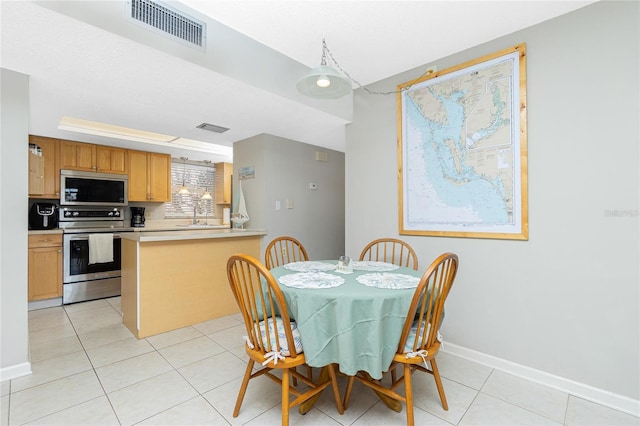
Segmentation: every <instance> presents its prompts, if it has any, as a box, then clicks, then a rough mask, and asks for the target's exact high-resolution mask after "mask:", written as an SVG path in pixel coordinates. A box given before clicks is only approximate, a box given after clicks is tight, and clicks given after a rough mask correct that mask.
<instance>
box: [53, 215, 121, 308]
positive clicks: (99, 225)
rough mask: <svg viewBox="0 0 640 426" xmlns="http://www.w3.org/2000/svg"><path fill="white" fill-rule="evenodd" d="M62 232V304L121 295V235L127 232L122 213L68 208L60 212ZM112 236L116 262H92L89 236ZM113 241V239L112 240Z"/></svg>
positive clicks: (114, 260)
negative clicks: (105, 234) (106, 234)
mask: <svg viewBox="0 0 640 426" xmlns="http://www.w3.org/2000/svg"><path fill="white" fill-rule="evenodd" d="M59 215H60V219H59V223H60V227H61V228H63V237H62V249H63V262H64V265H63V279H62V281H63V286H62V289H63V291H62V293H63V295H62V303H63V304H69V303H76V302H83V301H87V300H93V299H101V298H105V297H113V296H119V295H120V276H121V273H120V266H121V260H120V254H121V244H120V232H122V231H123V230H124V217H123V212H122V209H120V208H116V207H111V208H92V209H87V208H85V209H82V208H75V207H65V208H62V209H60V213H59ZM102 233H110V234H112V237H113V238H112V240H113V248H112V249H113V260H112V261H107V262H99V263H90V262H89V239H90V238H89V236H90V235H91V234H102ZM109 240H111V239H109Z"/></svg>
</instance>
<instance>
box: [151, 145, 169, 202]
mask: <svg viewBox="0 0 640 426" xmlns="http://www.w3.org/2000/svg"><path fill="white" fill-rule="evenodd" d="M149 201H155V202H163V203H164V202H167V201H171V155H168V154H156V153H149Z"/></svg>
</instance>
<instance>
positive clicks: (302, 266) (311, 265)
mask: <svg viewBox="0 0 640 426" xmlns="http://www.w3.org/2000/svg"><path fill="white" fill-rule="evenodd" d="M283 267H284V268H286V269H288V270H290V271H296V272H313V271H333V270H334V269H336V265H334V264H333V263H325V262H316V261H313V260H312V261H307V262H292V263H287V264H286V265H283Z"/></svg>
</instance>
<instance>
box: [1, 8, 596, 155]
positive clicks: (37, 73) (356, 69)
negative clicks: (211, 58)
mask: <svg viewBox="0 0 640 426" xmlns="http://www.w3.org/2000/svg"><path fill="white" fill-rule="evenodd" d="M118 2H120V3H124V0H123V1H116V0H112V1H111V4H114V3H118ZM65 3H68V5H69V7H70V8H80V7H83V8H88V9H90V8H92V7H93V6H92V5H91V4H92V3H93V2H82V3H80V2H58V5H60V4H62V5H64V4H65ZM167 3H168V4H170V5H171V6H173V7H174V8H182V9H184V10H185V11H189V8H191V9H192V11H196V13H202V14H203V15H207V16H209V17H210V19H212V20H215V21H218V22H220V23H222V24H224V25H226V26H228V27H230V28H232V29H234V30H235V31H237V32H238V33H241V34H244V35H246V36H248V37H250V38H252V39H254V40H257V41H258V42H260V43H262V44H263V45H265V46H268V47H269V48H271V49H273V50H275V51H276V52H280V53H281V54H282V55H284V56H282V55H281V56H282V57H283V58H284V57H285V56H286V57H289V58H290V59H293V60H295V61H296V62H297V63H300V64H304V65H305V66H307V67H308V68H313V67H315V66H317V65H319V62H320V56H321V53H322V49H321V47H322V44H321V42H322V38H323V37H325V38H326V42H327V45H328V47H329V49H330V50H331V52H332V53H333V56H334V58H335V59H336V60H337V62H338V64H339V65H340V66H341V67H342V68H343V69H344V70H346V71H347V72H348V73H349V75H350V76H351V77H352V78H353V79H355V80H356V81H358V82H359V83H361V84H363V85H367V84H371V83H374V82H377V81H380V80H383V79H385V78H387V77H390V76H393V75H395V74H398V73H401V72H403V71H406V70H409V69H412V68H416V67H419V66H422V65H424V64H435V65H437V60H438V59H439V58H443V57H446V56H448V55H451V54H453V53H456V52H459V51H462V50H464V49H467V48H470V47H473V46H476V45H478V44H481V43H484V42H486V41H489V40H493V39H495V38H498V37H500V36H503V35H506V34H509V33H512V32H514V31H517V30H520V29H522V28H526V27H529V26H531V25H535V24H537V23H540V22H543V21H545V20H548V19H551V18H554V17H556V16H559V15H562V14H564V13H568V12H570V11H572V10H575V9H578V8H580V7H584V6H586V5H588V4H590V3H593V1H465V2H462V1H311V0H308V1H272V0H260V1H247V0H215V1H195V0H184V1H182V2H180V3H178V2H167ZM181 3H182V4H181ZM80 4H82V6H79V5H80ZM185 5H186V6H187V8H184V6H185ZM1 6H2V8H1V9H0V16H1V19H2V29H1V31H2V34H1V35H2V39H1V42H2V46H1V47H2V50H1V62H0V65H1V66H2V67H3V68H8V69H11V70H14V71H18V72H22V73H25V74H28V75H30V76H31V77H30V94H31V95H30V111H31V115H30V132H31V133H33V134H39V135H45V136H53V137H61V138H66V139H73V140H84V141H89V142H96V143H105V144H111V145H115V146H127V147H130V148H134V149H144V150H150V151H164V152H170V153H171V154H172V155H173V156H174V157H180V156H187V157H189V158H191V159H200V160H202V159H208V160H212V161H214V162H217V161H229V160H230V159H229V158H225V157H219V156H215V155H212V154H205V153H202V152H193V151H186V150H183V149H179V148H168V147H165V146H153V145H146V144H141V143H134V142H126V143H125V142H122V141H118V140H115V139H103V138H100V137H97V136H87V135H82V134H78V133H72V132H69V131H63V130H58V129H56V127H57V124H58V122H59V120H60V118H62V117H63V116H72V117H76V118H81V119H85V120H92V121H98V122H103V123H108V124H113V125H119V126H124V127H131V128H136V129H140V130H146V131H151V132H157V133H163V134H167V135H172V136H177V137H183V138H188V139H193V140H200V141H203V142H206V143H208V144H220V145H225V146H232V144H233V142H236V141H238V140H242V139H245V138H248V137H251V136H254V135H258V134H261V133H269V134H273V135H276V136H281V137H285V138H289V139H293V140H298V141H300V142H305V143H311V144H314V145H318V146H322V147H326V148H329V149H335V150H339V151H344V149H345V140H344V126H345V124H347V123H348V120H345V118H344V115H340V114H332V113H331V102H336V105H338V104H341V105H344V100H342V101H319V102H322V103H324V104H323V105H321V106H320V107H319V108H318V107H316V106H317V105H318V101H304V100H303V101H301V100H300V99H296V98H295V97H291V96H283V94H282V93H278V92H277V91H275V90H274V91H271V90H268V89H266V88H265V87H256V85H255V84H249V83H247V82H245V81H243V80H242V78H240V77H238V78H234V77H233V76H230V75H225V74H222V73H218V72H216V71H213V70H211V69H209V68H207V67H203V66H201V65H198V64H195V63H193V62H191V61H189V60H185V59H182V58H180V57H178V56H176V55H171V54H169V53H167V52H166V51H161V50H157V49H153V48H150V47H147V46H146V45H144V44H142V43H139V42H136V41H133V40H132V39H130V38H127V37H123V36H122V35H118V34H115V33H113V32H110V31H107V30H105V29H102V28H99V27H97V26H94V25H90V24H87V23H85V22H82V21H80V20H77V19H73V18H71V17H69V16H68V15H69V14H66V13H57V12H54V11H52V10H50V8H46V7H42V6H41V5H36V4H34V3H32V2H24V1H22V2H15V1H4V0H3V1H2V3H1ZM59 10H60V9H58V11H59ZM70 14H71V13H70ZM117 18H118V19H124V18H123V17H120V16H117ZM105 19H107V18H105ZM524 41H526V40H524ZM163 42H164V41H163ZM166 43H171V42H170V41H166ZM236 54H240V55H241V54H242V52H236ZM284 59H286V58H284ZM283 64H284V62H283ZM283 66H285V65H283ZM255 71H256V72H258V73H260V72H263V71H264V70H263V69H262V70H261V69H259V68H258V69H256V70H255ZM275 83H276V86H277V85H283V86H287V87H288V86H291V87H294V86H295V81H284V82H275ZM356 87H357V86H356ZM393 89H394V88H393V87H390V88H389V90H393ZM314 102H316V103H315V104H314ZM347 105H350V104H348V103H347ZM202 122H209V123H212V124H217V125H221V126H224V127H228V128H230V129H231V130H229V131H228V132H225V133H223V134H220V135H218V134H213V133H209V132H205V131H203V130H200V129H196V128H195V126H197V125H198V124H200V123H202Z"/></svg>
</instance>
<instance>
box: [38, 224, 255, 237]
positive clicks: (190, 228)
mask: <svg viewBox="0 0 640 426" xmlns="http://www.w3.org/2000/svg"><path fill="white" fill-rule="evenodd" d="M230 229H231V228H230V227H229V225H166V226H153V227H144V228H134V227H131V226H127V227H119V228H66V229H65V228H56V229H45V230H36V229H29V235H39V234H63V233H67V234H79V233H91V232H118V233H120V232H123V233H124V232H134V233H140V232H175V231H199V230H205V231H212V230H230ZM240 232H242V231H240Z"/></svg>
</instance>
